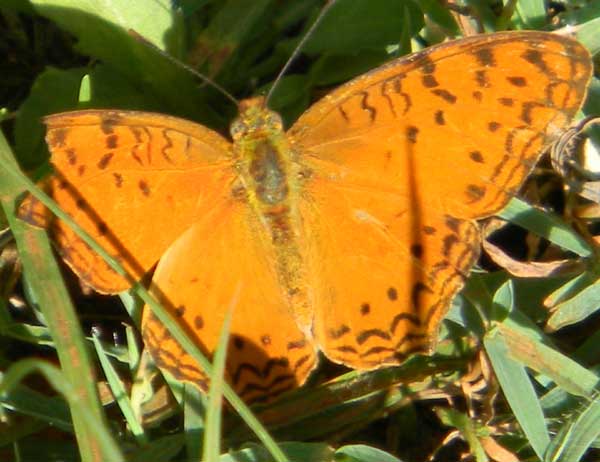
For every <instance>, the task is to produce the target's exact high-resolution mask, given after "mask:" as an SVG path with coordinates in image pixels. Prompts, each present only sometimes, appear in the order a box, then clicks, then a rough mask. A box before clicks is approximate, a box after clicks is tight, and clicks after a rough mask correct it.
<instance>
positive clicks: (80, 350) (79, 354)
mask: <svg viewBox="0 0 600 462" xmlns="http://www.w3.org/2000/svg"><path fill="white" fill-rule="evenodd" d="M0 166H2V168H0V201H1V205H2V208H3V210H4V213H5V215H6V217H7V219H8V221H9V224H10V227H11V230H12V232H13V236H14V238H15V241H16V243H17V248H18V250H19V254H20V256H21V262H22V264H23V272H24V275H25V277H26V279H27V282H28V284H29V286H30V288H31V290H32V291H34V292H35V297H36V301H37V304H38V305H39V307H40V309H41V310H42V312H43V313H44V317H45V319H46V322H47V324H48V327H49V329H50V332H51V333H52V337H53V339H54V341H55V346H56V351H57V354H58V357H59V360H60V364H61V367H62V370H63V371H64V374H65V377H66V380H67V381H68V384H69V386H71V387H73V388H74V394H75V395H76V396H77V397H80V398H81V399H83V400H85V401H86V406H87V408H86V412H88V413H91V415H92V416H93V417H94V426H93V427H92V426H90V427H87V425H86V423H85V422H83V421H82V417H81V414H80V412H78V411H76V410H73V409H72V416H71V417H72V419H73V425H74V428H75V434H76V436H77V441H78V443H79V450H80V453H81V457H82V460H83V461H84V462H88V461H96V460H98V461H100V460H107V458H106V457H105V454H103V452H102V449H103V448H102V447H98V441H97V436H98V435H99V430H98V428H100V427H101V428H103V429H105V430H106V423H105V420H104V413H103V410H102V406H101V404H100V399H99V397H98V392H97V389H96V383H95V374H94V369H93V366H92V362H91V359H90V356H89V352H88V349H87V345H86V344H85V342H86V341H85V339H84V337H83V333H82V332H81V328H80V326H79V321H78V319H77V315H76V313H75V309H74V308H73V305H72V304H71V301H70V298H69V294H68V292H67V290H66V288H65V286H64V283H63V281H62V277H61V274H60V271H59V269H58V267H57V266H56V262H55V261H54V257H53V254H52V249H51V248H50V243H49V241H48V238H47V236H46V234H45V232H44V231H42V230H38V229H33V228H31V227H29V226H27V225H25V223H23V222H21V221H20V220H18V219H17V218H16V217H15V214H14V211H15V206H16V198H17V197H18V196H19V195H20V194H21V193H22V191H23V190H24V189H25V188H26V187H27V188H28V187H30V186H32V183H31V181H30V180H28V179H27V178H26V177H24V176H23V175H22V174H21V173H20V172H19V170H18V167H17V164H16V162H15V161H14V158H13V157H12V154H11V152H10V148H9V147H8V143H7V142H6V139H5V138H4V136H3V135H2V133H0ZM40 274H43V275H44V278H40V277H39V275H40ZM70 403H71V401H70ZM106 431H107V430H106ZM114 460H117V459H114Z"/></svg>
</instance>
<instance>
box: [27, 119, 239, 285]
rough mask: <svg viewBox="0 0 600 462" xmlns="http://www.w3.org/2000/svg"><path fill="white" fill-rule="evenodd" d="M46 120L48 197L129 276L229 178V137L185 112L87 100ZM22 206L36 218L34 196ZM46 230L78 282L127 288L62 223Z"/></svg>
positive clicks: (139, 274)
mask: <svg viewBox="0 0 600 462" xmlns="http://www.w3.org/2000/svg"><path fill="white" fill-rule="evenodd" d="M45 123H46V125H47V127H48V131H47V136H46V140H47V143H48V146H49V148H50V151H51V153H52V156H51V162H52V165H53V166H54V169H55V175H54V176H53V177H52V179H51V180H50V187H51V189H52V191H51V193H52V195H53V197H54V199H55V201H56V202H57V203H58V204H59V205H60V206H61V208H62V209H63V210H65V211H67V212H68V213H69V214H70V215H71V217H72V218H73V219H74V220H75V221H76V222H77V223H78V224H79V225H81V226H82V227H83V228H84V229H85V230H86V231H87V232H88V233H90V234H91V235H92V237H94V238H95V239H96V241H97V242H99V243H100V244H101V245H102V246H103V247H104V249H106V250H107V251H108V252H109V253H110V254H111V255H113V256H114V257H115V258H117V259H118V260H120V261H121V263H122V264H123V265H124V266H125V268H126V269H127V270H128V272H129V273H130V274H131V275H132V276H133V277H134V278H136V279H139V278H141V277H142V276H143V275H144V273H146V272H147V271H148V270H149V269H150V268H151V267H152V266H153V265H154V264H155V263H156V261H157V260H158V258H159V257H160V256H161V255H162V253H163V252H164V251H165V250H166V249H167V247H168V246H169V245H170V244H171V243H172V242H173V241H174V240H175V239H176V238H177V237H178V236H179V235H180V234H181V233H183V232H184V231H185V230H186V229H187V228H188V227H189V226H190V225H191V224H192V223H193V222H194V221H195V220H196V218H197V217H198V216H199V215H201V214H203V213H204V212H205V211H206V209H208V208H209V207H210V206H211V204H212V203H213V202H214V200H215V198H216V197H217V196H221V195H222V194H223V192H224V191H225V190H226V188H227V187H228V185H229V184H230V183H231V182H232V178H233V169H232V168H231V164H232V159H231V154H230V143H229V142H228V141H226V140H225V139H224V138H223V137H221V136H220V135H219V134H217V133H215V132H213V131H211V130H209V129H207V128H205V127H202V126H200V125H197V124H194V123H192V122H189V121H186V120H182V119H177V118H175V117H169V116H165V115H161V114H152V113H145V112H130V111H107V110H89V111H77V112H67V113H62V114H56V115H52V116H49V117H46V119H45ZM20 215H21V216H22V217H24V218H25V219H28V220H29V221H30V222H33V223H38V224H39V222H40V221H41V215H40V214H39V203H37V202H36V201H35V200H28V201H25V202H24V204H23V205H22V206H21V209H20ZM42 224H43V223H42ZM51 232H52V235H53V237H54V240H55V242H56V244H57V247H58V249H59V252H60V254H61V256H62V257H63V258H64V260H65V261H66V262H67V263H68V265H69V266H70V267H71V268H72V269H73V270H74V272H75V273H76V274H77V275H78V276H79V277H80V278H81V279H82V280H83V281H84V282H86V283H87V284H89V285H90V286H92V287H93V288H94V289H96V290H97V291H99V292H104V293H114V292H118V291H121V290H124V289H126V288H128V286H129V284H128V283H127V281H126V280H125V279H123V278H122V277H121V276H119V275H118V274H117V273H115V272H114V271H112V270H111V269H110V267H108V265H107V264H106V263H105V262H104V260H102V258H101V257H100V256H98V255H97V254H96V253H95V252H93V251H92V250H91V249H90V248H89V247H88V246H87V245H86V244H85V243H84V242H83V241H82V240H81V239H80V238H79V237H78V236H77V235H76V234H75V233H74V232H73V231H72V230H71V228H69V227H68V226H67V225H66V224H65V223H63V222H62V221H60V220H55V221H54V222H53V223H52V225H51Z"/></svg>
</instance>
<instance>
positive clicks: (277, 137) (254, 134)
mask: <svg viewBox="0 0 600 462" xmlns="http://www.w3.org/2000/svg"><path fill="white" fill-rule="evenodd" d="M231 135H232V138H233V151H234V156H235V163H236V167H237V170H238V174H239V177H238V178H239V182H240V183H241V189H243V191H244V194H243V200H245V201H247V202H248V205H249V206H250V208H251V210H252V211H253V212H254V214H255V216H256V217H257V218H258V221H259V222H260V223H261V225H262V228H263V230H264V232H263V233H260V234H261V235H262V236H263V237H264V238H265V239H264V244H265V245H268V246H272V248H273V250H274V252H275V255H276V260H277V261H276V268H275V270H276V272H277V276H278V279H279V281H280V283H281V285H282V287H283V288H284V289H285V291H286V292H287V293H286V296H287V298H288V299H289V300H290V304H291V307H292V310H293V311H294V312H295V313H297V315H298V316H299V317H300V318H302V319H298V321H299V322H300V324H301V325H307V324H308V323H309V320H308V319H307V318H306V316H305V315H304V314H301V313H308V311H309V310H308V301H307V300H308V298H307V289H306V278H305V276H304V274H305V271H304V268H305V262H304V259H303V257H302V254H301V251H300V249H301V248H302V246H301V243H300V240H301V239H302V234H303V233H302V232H301V220H300V214H299V211H298V200H299V183H298V179H299V178H300V177H302V175H301V171H302V168H301V166H300V165H299V164H298V162H297V161H296V159H295V156H294V154H293V152H292V149H291V147H290V144H289V141H288V139H287V137H286V135H285V132H284V131H283V123H282V121H281V117H280V116H279V115H278V114H277V113H275V112H273V111H270V110H269V109H267V108H266V107H265V106H264V99H263V98H260V97H259V98H254V99H250V100H246V101H243V102H242V103H241V104H240V116H239V117H238V118H237V119H236V120H235V121H234V122H233V123H232V125H231Z"/></svg>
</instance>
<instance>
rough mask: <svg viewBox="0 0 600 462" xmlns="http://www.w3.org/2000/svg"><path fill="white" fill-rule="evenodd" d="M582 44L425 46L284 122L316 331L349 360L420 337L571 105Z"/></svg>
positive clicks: (400, 353)
mask: <svg viewBox="0 0 600 462" xmlns="http://www.w3.org/2000/svg"><path fill="white" fill-rule="evenodd" d="M591 71H592V66H591V59H590V55H589V53H588V52H587V50H586V49H585V48H583V46H581V45H580V44H578V43H577V42H576V41H574V40H571V39H568V38H565V37H561V36H558V35H554V34H549V33H541V32H513V33H499V34H493V35H482V36H475V37H471V38H467V39H464V40H459V41H455V42H450V43H446V44H442V45H439V46H437V47H432V48H430V49H427V50H425V51H423V52H421V53H417V54H415V55H412V56H409V57H405V58H401V59H399V60H396V61H393V62H391V63H389V64H388V65H385V66H383V67H381V68H379V69H375V70H374V71H372V72H369V73H367V74H365V75H363V76H361V77H358V78H357V79H355V80H354V81H352V82H350V83H348V84H346V85H344V86H342V87H340V88H339V89H337V90H335V91H333V92H332V93H330V94H328V95H327V96H326V97H325V98H323V99H322V100H321V101H319V102H318V103H316V104H315V105H314V106H312V107H311V108H310V109H309V110H308V111H307V112H306V113H305V114H304V115H303V116H301V118H300V119H299V120H298V121H297V122H296V124H294V126H293V127H292V128H291V129H290V130H289V132H288V134H289V136H290V140H291V144H292V148H293V150H294V151H295V152H296V153H298V156H299V158H300V160H299V161H300V162H301V163H302V164H303V166H304V168H305V169H306V172H307V173H306V174H305V175H304V176H305V177H306V181H305V183H304V190H303V200H302V203H301V205H300V207H301V213H302V216H303V220H304V223H305V224H306V226H305V229H306V230H307V231H306V232H307V233H308V239H309V241H310V242H311V243H312V244H311V245H310V246H309V247H310V249H311V257H310V258H309V262H308V264H309V267H310V271H309V274H311V275H312V278H313V279H312V283H311V286H312V287H313V291H314V300H315V303H314V305H315V313H314V332H315V337H316V339H317V342H318V344H319V345H320V347H321V348H322V349H323V351H324V353H325V354H326V355H327V356H328V357H329V358H331V359H333V360H334V361H337V362H340V363H343V364H346V365H348V366H350V367H353V368H357V369H369V368H374V367H378V366H381V365H384V364H398V363H400V362H401V361H402V359H403V358H404V356H405V355H406V354H408V353H410V352H413V351H421V350H428V349H429V348H430V347H431V346H432V345H433V343H434V342H435V338H436V335H437V330H438V327H439V323H440V322H441V320H442V318H443V317H444V315H445V313H446V311H447V309H448V307H449V305H450V301H451V299H452V297H453V296H454V295H455V294H456V293H457V292H458V291H459V290H460V288H461V287H462V286H463V283H464V279H465V277H466V275H467V273H468V271H469V270H470V268H471V267H472V265H473V264H474V262H475V261H476V258H477V255H478V251H479V236H478V230H477V227H476V225H475V223H474V222H473V221H472V220H473V219H477V218H482V217H485V216H489V215H491V214H493V213H495V212H496V211H497V210H499V209H501V208H502V207H503V206H504V205H505V204H506V203H507V202H508V200H509V199H510V197H511V195H512V194H513V192H514V191H515V190H516V189H517V188H518V187H519V186H520V184H521V183H522V181H523V180H524V178H525V176H526V175H527V174H528V173H529V171H530V169H531V168H532V166H533V165H534V163H535V161H536V160H537V158H538V156H539V155H540V154H541V152H543V150H544V148H545V147H547V146H548V145H549V144H550V143H551V142H552V140H553V139H554V138H555V137H556V136H557V135H558V134H559V133H560V131H561V130H562V129H564V128H565V127H566V126H567V125H568V123H569V122H570V120H571V119H572V118H573V117H574V115H575V113H576V112H577V111H578V110H579V108H580V107H581V105H582V103H583V100H584V98H585V94H586V87H587V84H588V82H589V79H590V76H591Z"/></svg>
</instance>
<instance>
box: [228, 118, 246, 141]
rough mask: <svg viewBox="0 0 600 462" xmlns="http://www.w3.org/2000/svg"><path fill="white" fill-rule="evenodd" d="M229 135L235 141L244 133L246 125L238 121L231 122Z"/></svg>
mask: <svg viewBox="0 0 600 462" xmlns="http://www.w3.org/2000/svg"><path fill="white" fill-rule="evenodd" d="M229 133H230V134H231V137H232V138H233V139H234V140H236V141H237V140H239V139H240V138H241V137H242V136H244V134H245V133H246V125H245V124H244V123H243V122H242V121H241V120H240V119H236V120H234V121H233V122H232V124H231V127H230V128H229Z"/></svg>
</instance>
